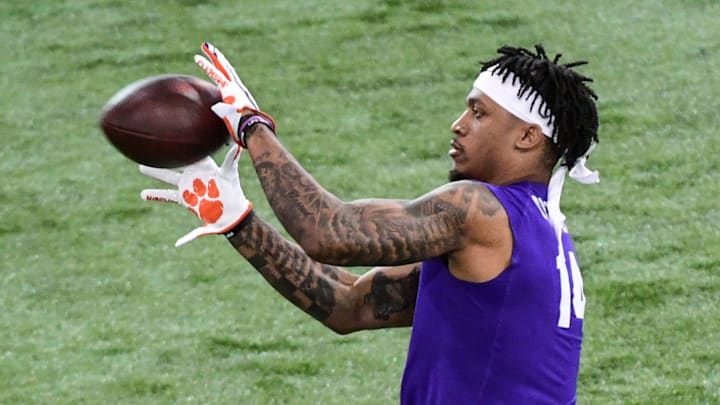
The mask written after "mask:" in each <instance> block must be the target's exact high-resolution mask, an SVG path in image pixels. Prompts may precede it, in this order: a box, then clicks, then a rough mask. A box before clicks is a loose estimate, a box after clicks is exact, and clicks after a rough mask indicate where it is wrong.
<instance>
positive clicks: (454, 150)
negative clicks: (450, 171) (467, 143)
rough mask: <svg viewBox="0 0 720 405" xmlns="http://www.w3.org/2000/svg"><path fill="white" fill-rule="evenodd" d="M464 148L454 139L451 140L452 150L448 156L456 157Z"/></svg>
mask: <svg viewBox="0 0 720 405" xmlns="http://www.w3.org/2000/svg"><path fill="white" fill-rule="evenodd" d="M462 150H463V148H462V146H461V145H460V144H459V143H457V142H456V141H455V140H454V139H453V140H452V141H450V150H449V151H448V156H450V157H451V158H454V157H456V156H458V155H459V154H460V153H462Z"/></svg>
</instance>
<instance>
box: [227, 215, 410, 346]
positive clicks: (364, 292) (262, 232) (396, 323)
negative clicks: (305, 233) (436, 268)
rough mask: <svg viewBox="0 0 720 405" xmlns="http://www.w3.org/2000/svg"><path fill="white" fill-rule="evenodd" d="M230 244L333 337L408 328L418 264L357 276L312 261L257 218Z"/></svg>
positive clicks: (383, 269)
mask: <svg viewBox="0 0 720 405" xmlns="http://www.w3.org/2000/svg"><path fill="white" fill-rule="evenodd" d="M229 241H230V243H231V244H232V245H233V247H235V249H236V250H237V251H238V252H239V253H240V254H241V255H242V256H243V257H245V258H246V259H247V260H248V261H249V262H250V264H251V265H252V266H253V267H254V268H255V269H256V270H257V271H258V272H259V273H260V274H261V275H262V276H263V277H264V278H265V280H266V281H267V282H268V283H269V284H270V285H271V286H272V287H273V288H274V289H275V290H276V291H277V292H278V293H280V294H281V295H282V296H283V297H285V298H286V299H288V300H289V301H290V302H292V303H293V304H294V305H296V306H297V307H298V308H300V309H301V310H303V311H305V312H306V313H307V314H309V315H311V316H312V317H313V318H315V319H317V320H318V321H320V322H322V323H323V324H324V325H325V326H327V327H328V328H330V329H332V330H333V331H335V332H337V333H340V334H346V333H350V332H354V331H357V330H363V329H378V328H389V327H400V326H410V325H412V320H413V312H414V309H415V300H416V297H417V289H418V281H419V277H420V264H419V263H417V264H408V265H402V266H395V267H378V268H375V269H372V270H371V271H369V272H368V273H366V274H364V275H362V276H357V275H355V274H353V273H350V272H349V271H347V270H345V269H343V268H341V267H337V266H331V265H327V264H323V263H319V262H317V261H315V260H313V259H311V258H310V257H308V255H307V254H306V253H305V252H304V251H303V250H302V249H301V248H300V247H299V246H298V245H296V244H294V243H291V242H289V241H287V240H285V239H284V238H283V237H282V236H281V235H280V233H279V232H278V231H277V230H275V229H274V228H272V227H271V226H270V225H268V224H267V223H266V222H265V221H263V220H261V219H260V218H258V217H257V216H252V217H251V218H248V219H247V220H246V222H245V223H244V224H243V226H242V228H241V229H240V230H239V231H237V232H236V233H235V234H234V235H233V236H231V237H230V238H229Z"/></svg>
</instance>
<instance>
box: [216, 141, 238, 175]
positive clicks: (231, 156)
mask: <svg viewBox="0 0 720 405" xmlns="http://www.w3.org/2000/svg"><path fill="white" fill-rule="evenodd" d="M242 151H243V148H242V147H240V145H238V144H237V143H233V145H232V146H231V147H230V150H229V151H228V153H227V155H225V160H224V161H223V163H222V167H221V169H220V171H221V172H222V173H223V174H225V173H228V172H230V171H236V172H237V167H238V161H239V160H240V155H241V154H242Z"/></svg>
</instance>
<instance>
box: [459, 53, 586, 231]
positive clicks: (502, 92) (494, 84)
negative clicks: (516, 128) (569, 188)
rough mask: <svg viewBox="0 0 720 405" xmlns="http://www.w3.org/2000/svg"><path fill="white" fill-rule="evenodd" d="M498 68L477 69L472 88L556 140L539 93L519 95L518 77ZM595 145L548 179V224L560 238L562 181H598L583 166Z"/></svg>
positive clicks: (563, 221)
mask: <svg viewBox="0 0 720 405" xmlns="http://www.w3.org/2000/svg"><path fill="white" fill-rule="evenodd" d="M497 67H498V66H497V65H495V66H491V67H489V68H488V69H486V70H484V71H482V72H480V74H479V75H478V77H477V79H475V82H474V83H473V87H474V88H476V89H477V90H480V91H481V92H483V94H485V95H486V96H488V97H490V98H491V99H492V100H493V101H495V102H496V103H498V105H500V106H501V107H502V108H504V109H505V110H507V111H508V112H510V113H511V114H512V115H514V116H516V117H518V118H520V119H521V120H523V121H525V122H527V123H530V124H537V125H538V126H540V128H541V129H542V132H543V134H545V136H547V137H548V138H550V139H551V140H552V141H553V143H556V139H553V132H554V129H555V127H554V121H555V118H554V117H551V118H548V117H543V116H541V115H540V113H539V110H540V108H541V106H543V105H545V101H544V100H543V98H542V96H541V95H539V94H537V92H536V91H535V90H534V89H532V88H531V89H528V90H527V91H526V93H525V94H523V95H522V97H521V96H519V94H520V87H521V82H520V79H519V78H518V77H517V76H516V75H515V74H513V73H512V72H510V71H506V72H504V73H503V74H502V75H500V74H495V71H496V70H497ZM504 75H507V77H506V78H505V81H503V79H502V76H504ZM548 121H549V122H548ZM595 145H596V144H595V143H594V142H593V143H592V145H590V148H588V150H587V152H585V154H584V155H583V156H582V157H580V158H578V159H577V161H576V162H575V165H574V166H573V167H572V168H570V169H568V168H567V167H566V166H565V165H560V167H559V168H558V169H557V170H556V171H555V173H554V174H553V176H552V178H551V179H550V184H549V185H548V199H547V203H548V214H549V217H550V223H552V225H553V227H554V228H555V233H556V236H557V237H558V239H559V240H560V235H561V234H562V230H563V226H564V224H565V215H563V213H562V212H561V211H560V195H561V194H562V189H563V184H564V183H565V175H566V174H568V172H569V174H570V178H572V179H575V180H577V181H579V182H580V183H583V184H593V183H598V182H599V181H600V174H599V173H598V172H597V171H592V170H590V169H588V168H587V166H585V163H586V162H587V158H588V156H590V152H592V150H593V149H594V148H595Z"/></svg>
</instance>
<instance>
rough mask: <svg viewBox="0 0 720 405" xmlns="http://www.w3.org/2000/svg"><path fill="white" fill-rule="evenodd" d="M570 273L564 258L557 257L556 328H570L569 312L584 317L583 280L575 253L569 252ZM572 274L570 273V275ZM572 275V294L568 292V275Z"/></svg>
mask: <svg viewBox="0 0 720 405" xmlns="http://www.w3.org/2000/svg"><path fill="white" fill-rule="evenodd" d="M568 258H569V259H570V271H568V266H567V264H566V262H565V257H564V256H560V255H558V258H557V266H558V271H559V272H560V317H559V318H558V326H559V327H561V328H569V327H570V311H571V309H572V310H574V312H575V317H576V318H578V319H583V317H585V293H583V280H582V275H581V274H580V266H578V263H577V259H576V258H575V252H573V251H569V252H568ZM571 272H572V273H571ZM571 274H572V281H573V283H572V284H573V285H572V294H571V291H570V275H571Z"/></svg>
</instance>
